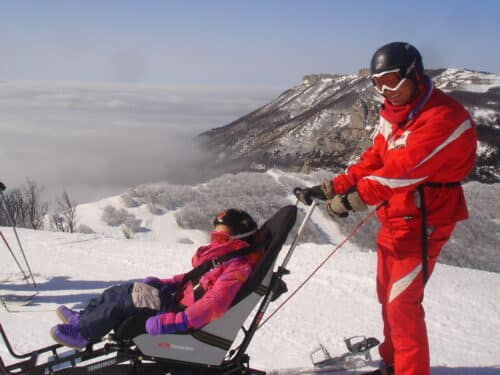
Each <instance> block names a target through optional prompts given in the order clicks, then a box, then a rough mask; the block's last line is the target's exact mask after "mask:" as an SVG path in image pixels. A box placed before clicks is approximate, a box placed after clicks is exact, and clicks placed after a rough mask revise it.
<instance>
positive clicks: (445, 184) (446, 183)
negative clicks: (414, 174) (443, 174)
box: [420, 181, 462, 188]
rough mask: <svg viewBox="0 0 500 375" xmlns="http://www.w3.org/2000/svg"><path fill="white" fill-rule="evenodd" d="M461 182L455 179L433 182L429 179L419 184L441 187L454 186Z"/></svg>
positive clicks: (459, 184)
mask: <svg viewBox="0 0 500 375" xmlns="http://www.w3.org/2000/svg"><path fill="white" fill-rule="evenodd" d="M461 185H462V183H461V182H460V181H455V182H434V181H429V182H424V183H423V184H422V185H420V186H428V187H437V188H440V187H441V188H443V187H456V186H461Z"/></svg>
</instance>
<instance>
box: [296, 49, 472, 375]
mask: <svg viewBox="0 0 500 375" xmlns="http://www.w3.org/2000/svg"><path fill="white" fill-rule="evenodd" d="M371 78H372V81H373V84H374V86H375V88H376V90H377V91H378V92H379V93H380V94H382V95H383V96H384V104H383V106H382V109H381V110H380V123H379V124H378V127H377V129H376V131H375V133H374V137H373V144H372V145H371V146H370V147H369V148H368V149H367V150H365V151H364V153H363V154H362V155H361V157H360V158H359V160H358V161H357V162H356V163H355V164H353V165H351V166H349V167H348V168H347V170H346V172H345V173H343V174H340V175H338V176H336V177H335V178H333V180H331V181H327V182H325V183H323V184H322V185H318V186H314V187H311V188H308V189H304V190H303V195H302V197H301V199H302V200H303V201H304V202H305V203H309V204H310V202H311V198H312V197H317V198H320V199H326V200H327V211H328V213H329V214H330V215H332V216H340V217H345V216H347V214H348V211H350V210H353V211H362V210H364V209H365V208H366V205H376V206H377V216H378V218H379V220H380V222H381V228H380V231H379V233H378V236H377V295H378V298H379V301H380V304H381V305H382V317H383V322H384V336H385V339H384V342H383V343H382V344H381V345H380V347H379V352H380V355H381V357H382V359H383V361H384V363H385V366H387V367H386V368H384V369H383V370H382V369H380V370H376V371H375V372H373V374H384V373H388V374H393V373H395V374H396V375H417V374H418V375H428V374H429V373H430V361H429V345H428V340H427V331H426V325H425V315H424V309H423V307H422V300H423V296H424V286H425V283H426V281H427V280H428V278H429V276H430V275H431V273H432V271H433V269H434V265H435V264H436V260H437V258H438V256H439V253H440V250H441V248H442V247H443V245H444V244H445V243H446V242H447V241H448V239H449V238H450V235H451V233H452V231H453V229H454V227H455V224H456V222H457V221H460V220H465V219H467V217H468V212H467V206H466V202H465V198H464V193H463V190H462V187H461V185H460V182H461V181H463V180H464V179H465V178H466V176H467V175H468V174H469V173H470V172H471V170H472V169H473V166H474V161H475V155H476V132H475V125H474V123H473V121H472V120H471V117H470V115H469V113H468V112H467V111H466V110H465V108H464V107H463V106H462V105H461V104H459V103H458V102H456V101H455V100H454V99H452V98H451V97H450V96H448V95H446V94H444V93H443V92H442V91H441V90H439V89H437V88H435V87H434V86H433V83H432V81H431V80H430V78H428V77H427V76H426V75H425V74H424V70H423V64H422V58H421V56H420V53H419V52H418V50H417V49H416V48H415V47H413V46H411V45H409V44H408V43H402V42H394V43H389V44H387V45H385V46H382V47H381V48H379V49H378V50H377V51H376V52H375V54H374V56H373V58H372V61H371Z"/></svg>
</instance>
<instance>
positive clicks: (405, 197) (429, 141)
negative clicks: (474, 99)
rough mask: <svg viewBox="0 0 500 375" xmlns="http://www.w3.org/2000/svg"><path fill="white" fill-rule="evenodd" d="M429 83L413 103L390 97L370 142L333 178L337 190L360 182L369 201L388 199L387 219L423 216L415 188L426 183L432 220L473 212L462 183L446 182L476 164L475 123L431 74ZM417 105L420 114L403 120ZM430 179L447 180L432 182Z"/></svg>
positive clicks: (360, 190)
mask: <svg viewBox="0 0 500 375" xmlns="http://www.w3.org/2000/svg"><path fill="white" fill-rule="evenodd" d="M427 85H428V86H427V87H424V88H425V89H426V90H421V91H422V92H421V94H420V96H419V97H418V98H416V99H415V100H414V101H413V102H412V103H410V104H409V105H408V106H404V107H394V106H391V105H390V103H388V102H387V101H386V102H385V103H384V107H383V108H382V110H381V112H380V123H379V125H378V127H377V129H376V131H375V133H374V134H375V135H374V138H373V144H372V145H371V147H369V148H368V149H367V150H366V151H365V152H364V153H363V154H362V155H361V157H360V158H359V160H358V161H357V162H356V163H355V164H354V165H351V166H349V167H348V168H347V171H346V172H345V174H341V175H339V176H337V177H335V178H334V179H333V180H332V186H333V190H334V191H335V192H336V193H337V194H345V193H346V192H347V191H348V190H349V188H351V187H352V186H356V189H357V191H358V193H359V196H360V197H361V199H362V200H363V201H364V202H365V203H367V204H369V205H377V204H379V203H381V202H385V204H384V205H383V206H382V207H381V208H380V209H379V210H378V212H377V215H378V217H379V219H380V220H381V222H382V223H383V224H384V223H393V224H397V223H402V222H409V221H413V219H418V218H420V216H421V212H420V210H419V196H418V193H417V191H416V189H417V187H418V186H419V185H422V184H424V197H425V205H426V210H427V222H428V224H429V225H438V224H448V223H453V222H456V221H459V220H464V219H466V218H467V217H468V212H467V206H466V202H465V197H464V193H463V189H462V187H461V186H459V185H458V184H455V186H450V185H453V184H449V185H448V186H445V185H444V184H443V183H454V182H460V181H462V180H463V179H464V178H465V177H466V176H467V175H468V174H469V173H470V171H471V170H472V168H473V167H474V162H475V156H476V141H477V139H476V130H475V125H474V123H473V121H472V119H471V117H470V115H469V113H468V112H467V110H466V109H465V108H464V107H463V106H462V105H461V104H460V103H458V102H457V101H455V100H454V99H453V98H451V97H450V96H448V95H446V94H445V93H443V92H442V91H441V90H439V89H437V88H434V87H433V86H432V82H431V81H430V79H429V81H428V84H427ZM424 92H425V94H427V95H424ZM416 106H421V107H420V108H421V109H420V110H419V111H418V112H417V113H416V115H415V116H414V117H413V118H412V119H411V120H409V121H407V122H406V123H402V124H401V123H399V124H398V121H401V120H402V119H404V118H406V114H407V113H410V111H411V110H413V109H415V108H416ZM405 111H406V112H405ZM402 112H404V113H403V115H405V116H401V114H402ZM431 182H435V183H441V184H442V185H441V186H437V185H436V184H434V185H433V186H430V185H431V184H429V183H431ZM426 184H427V185H426Z"/></svg>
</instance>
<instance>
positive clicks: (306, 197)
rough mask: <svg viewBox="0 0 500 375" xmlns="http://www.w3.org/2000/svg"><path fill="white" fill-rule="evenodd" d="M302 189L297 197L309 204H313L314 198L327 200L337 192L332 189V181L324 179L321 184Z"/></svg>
mask: <svg viewBox="0 0 500 375" xmlns="http://www.w3.org/2000/svg"><path fill="white" fill-rule="evenodd" d="M295 189H300V188H295ZM300 190H301V192H300V194H298V195H297V199H298V200H299V201H301V202H302V203H304V204H307V205H308V206H310V205H311V204H312V202H313V198H317V199H321V200H323V201H326V200H328V199H332V198H333V197H334V196H335V193H334V192H333V190H332V183H331V181H323V182H322V183H321V185H316V186H311V187H309V188H305V189H300Z"/></svg>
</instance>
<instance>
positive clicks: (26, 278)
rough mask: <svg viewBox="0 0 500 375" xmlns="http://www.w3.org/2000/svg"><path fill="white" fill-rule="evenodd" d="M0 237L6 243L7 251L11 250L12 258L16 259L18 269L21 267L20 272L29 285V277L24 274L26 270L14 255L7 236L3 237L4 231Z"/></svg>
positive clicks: (0, 233)
mask: <svg viewBox="0 0 500 375" xmlns="http://www.w3.org/2000/svg"><path fill="white" fill-rule="evenodd" d="M0 237H2V240H3V242H4V243H5V246H7V249H9V252H10V255H12V258H14V261H15V262H16V264H17V267H19V270H20V271H21V273H22V274H23V279H24V280H26V283H27V284H28V285H29V283H30V282H29V277H28V275H26V273H24V270H23V267H22V266H21V264H20V263H19V261H18V260H17V257H16V255H15V254H14V252H13V251H12V248H11V247H10V245H9V243H8V242H7V239H6V238H5V236H4V235H3V233H2V231H0Z"/></svg>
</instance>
